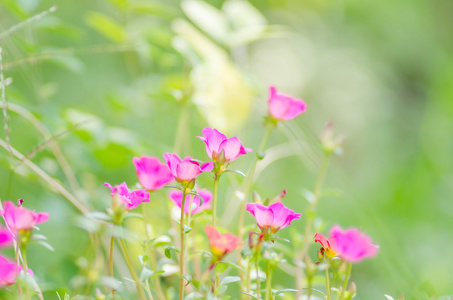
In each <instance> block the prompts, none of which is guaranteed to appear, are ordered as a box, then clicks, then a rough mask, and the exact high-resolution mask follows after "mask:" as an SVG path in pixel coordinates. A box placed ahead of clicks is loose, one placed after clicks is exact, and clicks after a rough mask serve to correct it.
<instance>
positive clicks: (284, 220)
mask: <svg viewBox="0 0 453 300" xmlns="http://www.w3.org/2000/svg"><path fill="white" fill-rule="evenodd" d="M247 211H249V212H250V213H251V214H252V215H253V216H254V217H255V219H256V223H257V224H258V226H259V227H260V229H261V230H262V231H266V230H267V229H268V228H270V229H271V231H272V233H276V232H277V231H279V230H280V229H283V228H285V227H286V226H288V225H289V224H291V221H292V220H296V219H299V218H300V217H301V216H302V215H301V214H296V213H294V211H293V210H291V209H289V208H287V207H285V206H284V205H283V203H281V202H277V203H274V204H271V205H270V206H269V207H267V206H265V205H263V204H259V203H247Z"/></svg>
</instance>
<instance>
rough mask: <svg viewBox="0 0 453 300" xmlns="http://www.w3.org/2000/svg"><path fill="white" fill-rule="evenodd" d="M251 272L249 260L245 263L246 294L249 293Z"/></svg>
mask: <svg viewBox="0 0 453 300" xmlns="http://www.w3.org/2000/svg"><path fill="white" fill-rule="evenodd" d="M251 271H252V262H251V260H249V261H248V262H247V274H246V276H247V277H246V279H245V282H246V290H245V291H246V292H247V293H250V273H251Z"/></svg>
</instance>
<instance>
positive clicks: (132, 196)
mask: <svg viewBox="0 0 453 300" xmlns="http://www.w3.org/2000/svg"><path fill="white" fill-rule="evenodd" d="M104 185H105V186H106V187H109V188H110V195H112V197H114V196H115V193H118V196H119V199H120V200H121V202H122V203H123V204H124V206H125V207H126V209H127V210H131V209H134V208H136V207H137V206H139V205H140V204H141V203H143V202H149V193H148V192H147V191H146V190H136V191H132V192H129V188H128V187H127V184H126V182H123V183H121V184H119V185H116V186H112V185H111V184H110V183H107V182H106V183H105V184H104Z"/></svg>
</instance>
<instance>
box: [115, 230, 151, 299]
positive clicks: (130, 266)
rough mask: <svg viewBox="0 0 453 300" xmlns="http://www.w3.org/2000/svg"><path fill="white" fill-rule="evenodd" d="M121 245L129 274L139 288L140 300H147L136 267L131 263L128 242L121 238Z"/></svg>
mask: <svg viewBox="0 0 453 300" xmlns="http://www.w3.org/2000/svg"><path fill="white" fill-rule="evenodd" d="M118 240H119V243H120V244H121V247H120V249H121V254H122V255H123V257H124V260H125V262H126V265H127V267H128V269H129V272H130V273H131V276H132V279H133V280H134V281H135V284H136V286H137V292H138V294H139V296H140V299H141V300H146V296H145V293H144V292H143V289H142V286H141V284H140V280H139V279H138V276H137V273H136V272H135V269H134V265H133V264H132V261H131V257H130V255H129V252H128V250H127V245H126V242H125V241H124V240H123V239H121V238H119V239H118Z"/></svg>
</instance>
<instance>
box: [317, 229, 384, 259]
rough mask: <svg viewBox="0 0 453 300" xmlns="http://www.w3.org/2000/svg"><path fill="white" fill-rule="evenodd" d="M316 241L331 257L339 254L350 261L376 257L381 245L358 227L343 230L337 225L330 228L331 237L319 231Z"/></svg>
mask: <svg viewBox="0 0 453 300" xmlns="http://www.w3.org/2000/svg"><path fill="white" fill-rule="evenodd" d="M315 241H316V242H319V243H320V244H321V245H322V247H323V248H324V250H326V252H327V253H328V256H329V257H333V256H338V257H340V258H341V259H343V260H344V261H347V262H350V263H356V262H360V261H362V260H363V259H365V258H371V257H374V256H376V255H377V254H378V252H379V247H378V246H377V245H376V244H373V242H372V240H371V238H370V237H369V236H368V235H366V234H364V233H363V232H361V231H360V230H359V229H357V228H349V229H346V230H343V229H341V227H340V226H338V225H335V226H333V227H332V229H331V230H330V237H329V239H326V237H325V236H324V235H322V234H321V233H317V234H316V235H315Z"/></svg>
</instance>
